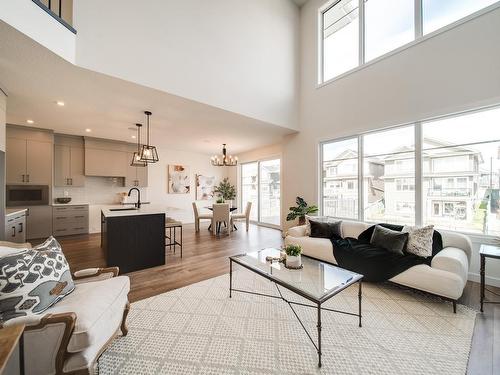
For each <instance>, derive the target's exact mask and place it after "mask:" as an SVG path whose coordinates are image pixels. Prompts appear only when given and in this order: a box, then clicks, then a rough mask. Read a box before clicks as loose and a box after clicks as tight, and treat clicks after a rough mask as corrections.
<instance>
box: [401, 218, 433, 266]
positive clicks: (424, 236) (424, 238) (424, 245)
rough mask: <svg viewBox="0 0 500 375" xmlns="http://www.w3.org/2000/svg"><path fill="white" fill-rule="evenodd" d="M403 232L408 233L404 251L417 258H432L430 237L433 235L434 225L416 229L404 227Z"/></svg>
mask: <svg viewBox="0 0 500 375" xmlns="http://www.w3.org/2000/svg"><path fill="white" fill-rule="evenodd" d="M403 232H406V233H408V243H407V244H406V251H407V252H408V253H411V254H415V255H417V256H419V257H424V258H427V257H430V256H432V237H433V235H434V225H428V226H426V227H423V228H418V227H414V226H410V225H405V226H404V228H403Z"/></svg>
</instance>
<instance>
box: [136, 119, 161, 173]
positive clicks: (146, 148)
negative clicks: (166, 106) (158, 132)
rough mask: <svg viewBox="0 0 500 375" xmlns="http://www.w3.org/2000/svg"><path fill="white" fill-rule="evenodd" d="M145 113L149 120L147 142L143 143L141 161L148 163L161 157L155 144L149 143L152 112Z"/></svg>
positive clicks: (154, 161)
mask: <svg viewBox="0 0 500 375" xmlns="http://www.w3.org/2000/svg"><path fill="white" fill-rule="evenodd" d="M144 114H145V115H146V116H147V119H148V122H147V130H146V131H147V144H145V145H142V148H141V153H140V159H139V160H140V161H142V162H146V163H156V162H158V161H159V160H160V159H159V158H158V152H157V151H156V147H155V146H151V145H150V144H149V116H151V115H152V113H151V112H149V111H145V112H144Z"/></svg>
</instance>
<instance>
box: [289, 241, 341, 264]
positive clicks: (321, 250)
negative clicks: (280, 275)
mask: <svg viewBox="0 0 500 375" xmlns="http://www.w3.org/2000/svg"><path fill="white" fill-rule="evenodd" d="M291 244H294V245H300V246H301V247H302V254H304V255H307V256H309V257H312V258H316V259H319V260H322V261H324V262H329V263H333V264H337V261H336V260H335V257H334V256H333V246H332V242H331V241H330V240H329V239H326V238H314V237H307V236H304V237H290V236H287V237H286V238H285V245H291Z"/></svg>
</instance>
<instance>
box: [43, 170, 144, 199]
mask: <svg viewBox="0 0 500 375" xmlns="http://www.w3.org/2000/svg"><path fill="white" fill-rule="evenodd" d="M123 182H124V179H123V178H120V177H118V178H116V177H85V186H84V187H54V188H53V190H52V198H53V199H55V198H59V197H64V196H68V197H71V201H72V202H75V203H79V202H82V203H89V204H118V203H120V196H119V194H120V193H123V192H128V191H129V189H130V188H129V187H124V186H123ZM140 190H141V201H143V202H146V201H147V190H148V189H147V188H140ZM65 192H66V194H65ZM132 194H133V195H134V196H135V194H136V193H132Z"/></svg>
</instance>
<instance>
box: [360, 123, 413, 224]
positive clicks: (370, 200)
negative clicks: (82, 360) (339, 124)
mask: <svg viewBox="0 0 500 375" xmlns="http://www.w3.org/2000/svg"><path fill="white" fill-rule="evenodd" d="M414 135H415V129H414V127H413V126H407V127H403V128H397V129H392V130H387V131H382V132H377V133H371V134H367V135H365V136H364V139H363V207H364V219H365V220H368V221H376V222H382V221H383V222H390V223H401V224H413V223H414V221H415V136H414Z"/></svg>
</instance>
